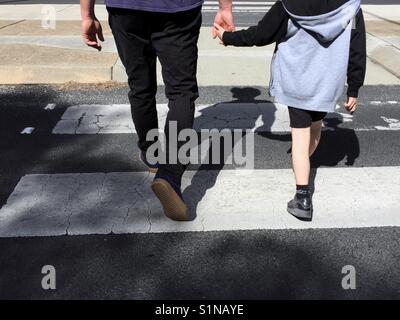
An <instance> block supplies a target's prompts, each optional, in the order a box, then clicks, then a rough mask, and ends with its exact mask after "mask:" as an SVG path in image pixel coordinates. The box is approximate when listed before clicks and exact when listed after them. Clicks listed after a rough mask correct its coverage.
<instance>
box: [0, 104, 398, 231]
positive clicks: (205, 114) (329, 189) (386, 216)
mask: <svg viewBox="0 0 400 320" xmlns="http://www.w3.org/2000/svg"><path fill="white" fill-rule="evenodd" d="M391 101H392V100H391ZM48 105H49V104H46V106H44V107H43V108H47V106H48ZM386 105H387V106H388V110H393V108H394V104H393V103H387V102H385V101H380V103H379V105H378V104H376V103H375V104H371V105H369V108H380V109H379V110H380V113H378V112H377V113H375V112H372V114H373V115H374V116H373V117H371V116H370V115H371V113H370V114H369V115H367V116H366V117H365V118H364V119H363V120H361V121H360V120H357V117H355V116H351V115H348V114H346V113H345V112H344V110H343V108H342V107H340V106H338V107H337V112H336V113H332V114H329V115H328V118H327V121H326V123H327V126H326V127H325V128H324V130H325V131H328V132H332V133H333V134H335V133H336V132H337V133H338V136H337V138H341V139H349V137H350V136H349V133H350V132H353V133H352V137H353V138H352V139H356V140H357V137H356V133H354V132H359V133H363V132H365V133H366V134H369V135H373V134H376V133H379V132H382V133H385V132H386V131H387V130H391V131H397V130H399V129H400V128H397V123H398V122H399V121H398V119H397V118H396V119H395V118H394V117H393V115H391V114H390V113H385V112H382V106H386ZM51 106H52V107H51V108H47V109H46V112H49V113H51V112H56V111H57V108H58V106H56V105H55V104H51ZM157 107H158V111H159V115H160V117H159V121H160V126H163V124H164V122H165V117H166V113H167V110H168V106H167V105H166V104H159V105H158V106H157ZM377 110H378V109H377ZM195 116H196V120H195V129H196V130H197V131H199V130H200V129H213V128H214V129H225V128H228V129H237V128H239V129H250V130H252V132H253V133H254V134H255V135H258V134H261V135H263V134H265V136H266V137H267V138H268V139H277V140H279V139H282V137H283V136H289V130H290V128H289V123H288V114H287V108H286V107H285V106H282V105H279V104H274V103H272V102H268V101H264V102H260V103H257V102H247V103H245V102H224V103H218V104H203V105H200V106H198V108H197V110H196V115H195ZM367 119H368V121H369V122H367ZM329 123H335V125H334V126H330V125H329ZM380 126H381V127H382V128H383V129H382V128H380ZM349 128H351V129H349ZM38 130H39V131H40V128H38ZM340 132H346V135H343V134H342V135H339V133H340ZM46 134H47V135H48V136H52V137H53V139H59V138H62V139H69V137H76V139H78V140H75V141H79V139H86V137H89V136H98V139H100V140H102V139H106V138H108V137H111V136H116V137H117V136H118V137H119V136H124V135H127V136H132V135H134V134H135V129H134V126H133V123H132V120H131V117H130V108H129V106H128V105H126V104H118V105H100V104H87V105H84V104H79V105H73V106H68V107H66V108H65V110H64V112H63V113H61V114H60V118H59V120H58V121H57V122H56V123H55V124H54V127H53V129H52V130H51V131H49V132H47V133H46ZM31 136H32V137H33V138H34V137H35V131H33V133H32V134H31V135H29V136H27V137H26V138H27V139H29V138H30V137H31ZM285 139H286V138H285ZM257 141H258V144H257V145H256V146H255V148H256V149H257V148H261V147H262V146H261V145H260V143H266V141H264V142H260V140H256V142H257ZM345 143H348V141H343V144H345ZM70 147H73V145H71V146H70ZM99 147H100V146H99ZM350 147H351V146H350ZM94 148H96V145H95V146H94ZM80 152H85V151H84V150H81V151H80ZM124 152H126V153H129V152H131V150H128V149H127V150H126V151H124ZM135 152H138V150H137V149H136V151H135ZM333 152H336V153H337V152H339V151H338V150H336V151H335V150H334V151H333ZM372 152H373V151H372ZM67 154H68V153H67V152H66V153H65V155H67ZM278 156H281V155H280V154H279V155H278V154H270V155H269V157H270V158H271V159H273V158H274V157H278ZM286 156H287V157H290V155H286ZM54 161H56V160H54ZM264 163H265V162H264ZM78 167H79V165H78ZM60 168H62V167H60ZM152 179H153V175H152V174H150V173H148V172H141V171H138V172H132V171H112V170H111V171H110V170H107V171H99V170H97V171H95V172H85V171H83V172H81V171H79V172H76V170H74V171H73V172H68V171H64V170H61V171H60V172H57V170H55V172H43V173H40V172H37V170H36V172H26V174H24V175H23V176H21V177H20V178H19V180H18V181H17V183H16V185H15V188H14V189H13V190H12V192H10V195H9V197H8V200H7V202H6V204H5V205H4V206H2V207H1V208H0V238H1V237H32V236H61V235H86V234H110V233H114V234H129V233H165V232H205V231H227V230H264V229H275V230H282V229H300V230H301V229H323V228H364V227H382V226H400V215H399V214H398V213H399V212H400V166H398V165H397V164H396V165H395V166H387V165H386V166H385V165H384V166H376V167H375V166H371V165H367V166H364V165H360V166H358V167H357V166H353V167H352V166H351V165H349V166H347V167H333V168H324V167H322V168H321V167H320V168H318V169H317V170H316V173H315V177H314V178H313V184H315V186H316V188H315V190H316V192H315V194H314V207H315V216H314V219H313V221H312V222H310V223H305V222H300V221H298V220H296V219H295V218H293V217H292V216H290V215H289V214H287V212H286V203H287V201H288V200H290V198H291V197H292V196H293V192H294V190H293V189H294V187H293V186H294V179H293V173H292V170H290V169H288V168H281V167H280V166H279V165H274V166H273V168H270V167H269V166H268V168H266V167H265V165H264V166H263V167H262V168H257V169H254V170H248V169H246V170H245V169H240V168H234V169H232V168H230V169H228V168H225V167H224V168H219V169H218V170H197V169H195V170H193V169H192V170H189V171H187V172H186V173H185V175H184V178H183V195H184V197H185V199H186V201H187V203H188V205H189V208H190V212H191V215H192V218H193V221H189V222H184V223H176V222H173V221H171V220H169V219H167V218H166V217H165V216H164V215H163V212H162V208H161V206H160V204H159V202H158V201H157V199H156V198H155V196H154V195H153V193H152V192H151V189H150V184H151V181H152ZM388 190H390V192H388Z"/></svg>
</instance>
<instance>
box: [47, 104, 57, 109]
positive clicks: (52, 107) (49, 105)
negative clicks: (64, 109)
mask: <svg viewBox="0 0 400 320" xmlns="http://www.w3.org/2000/svg"><path fill="white" fill-rule="evenodd" d="M55 107H56V104H55V103H49V104H48V105H47V106H46V107H44V110H54V108H55Z"/></svg>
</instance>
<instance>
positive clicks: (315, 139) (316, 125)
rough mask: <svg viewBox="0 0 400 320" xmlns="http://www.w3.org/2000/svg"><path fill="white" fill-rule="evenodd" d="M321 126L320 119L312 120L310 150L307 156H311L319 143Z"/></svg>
mask: <svg viewBox="0 0 400 320" xmlns="http://www.w3.org/2000/svg"><path fill="white" fill-rule="evenodd" d="M321 127H322V120H321V121H317V122H313V123H312V125H311V138H310V151H309V156H310V157H311V156H312V155H313V154H314V152H315V150H316V149H317V147H318V145H319V141H320V140H321Z"/></svg>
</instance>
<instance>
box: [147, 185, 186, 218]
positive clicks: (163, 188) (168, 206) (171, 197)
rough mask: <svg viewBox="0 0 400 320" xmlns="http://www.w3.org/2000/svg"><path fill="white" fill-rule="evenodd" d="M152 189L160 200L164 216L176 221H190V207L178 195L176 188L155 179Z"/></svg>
mask: <svg viewBox="0 0 400 320" xmlns="http://www.w3.org/2000/svg"><path fill="white" fill-rule="evenodd" d="M151 189H152V190H153V192H154V193H155V195H156V196H157V198H158V199H159V200H160V202H161V205H162V206H163V209H164V214H165V215H166V216H167V217H168V218H170V219H172V220H175V221H188V220H189V216H188V207H187V206H186V204H185V203H184V202H183V201H182V199H181V198H180V197H179V196H178V195H177V194H176V192H175V190H174V188H172V186H171V185H170V184H169V183H168V182H167V181H165V180H163V179H155V180H154V182H153V184H152V185H151Z"/></svg>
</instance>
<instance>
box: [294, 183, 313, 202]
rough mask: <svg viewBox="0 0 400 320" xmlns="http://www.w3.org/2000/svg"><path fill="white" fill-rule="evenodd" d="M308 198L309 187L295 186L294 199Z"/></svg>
mask: <svg viewBox="0 0 400 320" xmlns="http://www.w3.org/2000/svg"><path fill="white" fill-rule="evenodd" d="M309 196H310V186H309V185H308V184H307V185H296V197H297V198H298V199H304V198H307V197H309Z"/></svg>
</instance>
